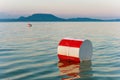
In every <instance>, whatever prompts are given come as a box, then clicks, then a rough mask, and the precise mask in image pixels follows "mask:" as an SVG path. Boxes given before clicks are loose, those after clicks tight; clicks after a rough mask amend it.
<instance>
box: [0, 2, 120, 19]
mask: <svg viewBox="0 0 120 80" xmlns="http://www.w3.org/2000/svg"><path fill="white" fill-rule="evenodd" d="M0 13H1V14H0V15H3V14H4V15H5V14H10V15H11V16H12V17H13V16H20V15H23V16H24V15H31V14H33V13H50V14H54V15H56V16H58V17H63V18H71V17H91V18H103V19H109V18H120V0H0ZM9 17H10V16H9Z"/></svg>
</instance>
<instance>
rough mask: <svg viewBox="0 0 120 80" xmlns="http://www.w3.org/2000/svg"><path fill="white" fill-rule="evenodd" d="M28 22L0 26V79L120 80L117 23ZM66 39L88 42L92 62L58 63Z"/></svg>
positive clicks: (119, 30) (119, 27) (119, 26)
mask: <svg viewBox="0 0 120 80" xmlns="http://www.w3.org/2000/svg"><path fill="white" fill-rule="evenodd" d="M30 23H31V24H32V25H33V26H32V27H27V24H28V22H5V23H0V80H74V79H75V80H120V23H119V22H30ZM65 37H67V38H75V39H89V40H91V41H92V44H93V56H92V60H91V61H86V62H82V63H66V62H59V60H58V58H57V46H58V43H59V41H60V40H61V39H62V38H65ZM61 65H66V66H64V67H62V66H61Z"/></svg>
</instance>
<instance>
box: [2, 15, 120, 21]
mask: <svg viewBox="0 0 120 80" xmlns="http://www.w3.org/2000/svg"><path fill="white" fill-rule="evenodd" d="M19 21H20V22H22V21H40V22H41V21H71V22H79V21H120V19H111V20H102V19H94V18H80V17H77V18H69V19H64V18H60V17H57V16H55V15H53V14H41V13H38V14H32V15H30V16H28V17H24V16H20V17H19V18H17V19H0V22H19Z"/></svg>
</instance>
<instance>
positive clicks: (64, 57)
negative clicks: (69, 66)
mask: <svg viewBox="0 0 120 80" xmlns="http://www.w3.org/2000/svg"><path fill="white" fill-rule="evenodd" d="M58 58H59V59H60V60H61V61H75V62H80V59H79V58H77V57H72V56H66V55H60V54H58Z"/></svg>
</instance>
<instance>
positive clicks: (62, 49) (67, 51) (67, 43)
mask: <svg viewBox="0 0 120 80" xmlns="http://www.w3.org/2000/svg"><path fill="white" fill-rule="evenodd" d="M58 58H59V59H60V60H68V61H76V62H80V61H83V60H91V58H92V43H91V41H89V40H81V39H71V38H64V39H62V40H61V41H60V43H59V45H58Z"/></svg>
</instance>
